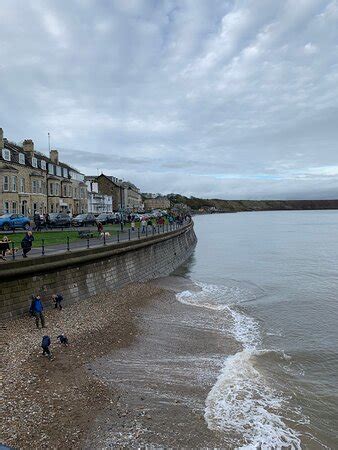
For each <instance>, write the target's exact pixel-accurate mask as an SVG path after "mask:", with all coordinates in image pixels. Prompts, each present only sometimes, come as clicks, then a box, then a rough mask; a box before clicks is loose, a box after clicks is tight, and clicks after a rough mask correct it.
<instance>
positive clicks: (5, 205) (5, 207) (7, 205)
mask: <svg viewBox="0 0 338 450" xmlns="http://www.w3.org/2000/svg"><path fill="white" fill-rule="evenodd" d="M4 213H5V214H8V213H9V202H4Z"/></svg>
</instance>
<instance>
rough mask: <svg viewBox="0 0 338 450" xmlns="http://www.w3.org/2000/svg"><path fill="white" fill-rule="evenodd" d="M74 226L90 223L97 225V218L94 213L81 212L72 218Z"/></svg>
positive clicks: (83, 225)
mask: <svg viewBox="0 0 338 450" xmlns="http://www.w3.org/2000/svg"><path fill="white" fill-rule="evenodd" d="M72 225H73V226H74V227H85V226H88V225H96V219H95V216H94V214H79V215H78V216H76V217H74V218H73V220H72Z"/></svg>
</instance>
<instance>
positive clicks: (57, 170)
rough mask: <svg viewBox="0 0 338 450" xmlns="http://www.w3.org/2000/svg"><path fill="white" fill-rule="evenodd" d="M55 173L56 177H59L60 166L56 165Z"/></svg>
mask: <svg viewBox="0 0 338 450" xmlns="http://www.w3.org/2000/svg"><path fill="white" fill-rule="evenodd" d="M56 175H57V176H58V177H61V176H62V173H61V167H60V166H56Z"/></svg>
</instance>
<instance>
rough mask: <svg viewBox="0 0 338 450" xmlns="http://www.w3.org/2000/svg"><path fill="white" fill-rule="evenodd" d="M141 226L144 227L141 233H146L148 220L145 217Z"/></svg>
mask: <svg viewBox="0 0 338 450" xmlns="http://www.w3.org/2000/svg"><path fill="white" fill-rule="evenodd" d="M141 227H142V231H141V233H142V234H144V233H145V232H146V228H147V221H146V220H145V219H142V222H141Z"/></svg>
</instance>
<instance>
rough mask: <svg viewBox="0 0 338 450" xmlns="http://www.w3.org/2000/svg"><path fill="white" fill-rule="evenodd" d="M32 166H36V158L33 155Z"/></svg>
mask: <svg viewBox="0 0 338 450" xmlns="http://www.w3.org/2000/svg"><path fill="white" fill-rule="evenodd" d="M32 166H33V167H38V160H37V159H36V158H34V156H33V158H32Z"/></svg>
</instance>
